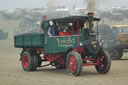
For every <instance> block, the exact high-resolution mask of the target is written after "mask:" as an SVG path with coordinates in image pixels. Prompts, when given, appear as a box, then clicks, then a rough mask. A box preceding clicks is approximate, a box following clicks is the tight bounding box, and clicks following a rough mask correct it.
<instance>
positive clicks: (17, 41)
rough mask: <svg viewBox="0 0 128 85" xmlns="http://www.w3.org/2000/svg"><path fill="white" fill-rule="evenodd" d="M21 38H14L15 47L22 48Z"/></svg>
mask: <svg viewBox="0 0 128 85" xmlns="http://www.w3.org/2000/svg"><path fill="white" fill-rule="evenodd" d="M22 42H23V37H21V36H18V37H15V46H22V45H23V43H22Z"/></svg>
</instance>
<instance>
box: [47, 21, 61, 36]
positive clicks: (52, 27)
mask: <svg viewBox="0 0 128 85" xmlns="http://www.w3.org/2000/svg"><path fill="white" fill-rule="evenodd" d="M49 25H50V26H49V28H48V35H49V36H50V37H52V36H58V35H59V32H58V30H57V27H56V26H55V25H54V23H53V21H49Z"/></svg>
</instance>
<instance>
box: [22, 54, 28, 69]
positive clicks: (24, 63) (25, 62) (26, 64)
mask: <svg viewBox="0 0 128 85" xmlns="http://www.w3.org/2000/svg"><path fill="white" fill-rule="evenodd" d="M22 59H23V60H22V63H23V67H24V68H28V56H27V55H26V54H25V55H23V56H22Z"/></svg>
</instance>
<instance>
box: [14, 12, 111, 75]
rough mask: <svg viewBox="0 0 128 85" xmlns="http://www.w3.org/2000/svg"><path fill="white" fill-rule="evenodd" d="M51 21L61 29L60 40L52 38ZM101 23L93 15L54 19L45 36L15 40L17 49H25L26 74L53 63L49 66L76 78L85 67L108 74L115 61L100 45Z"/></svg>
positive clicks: (35, 34)
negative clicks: (62, 70) (92, 67)
mask: <svg viewBox="0 0 128 85" xmlns="http://www.w3.org/2000/svg"><path fill="white" fill-rule="evenodd" d="M49 21H53V22H54V24H56V27H58V28H59V35H58V36H53V37H49V36H48V34H47V29H48V27H49ZM98 21H100V19H98V18H94V17H93V13H89V14H88V16H72V17H65V18H60V19H52V20H47V21H46V22H44V33H27V34H22V35H16V36H14V40H15V42H14V45H15V47H17V48H23V50H22V52H21V59H20V60H21V62H22V67H23V69H24V71H35V70H36V68H37V67H42V66H41V63H43V62H45V61H49V65H52V66H55V67H56V68H57V69H65V68H66V69H67V71H68V72H69V73H71V74H72V75H74V76H78V75H80V73H81V71H82V67H83V66H95V68H96V70H97V72H98V73H101V74H106V73H107V72H108V71H109V69H110V67H111V58H110V55H109V54H108V52H107V51H106V50H104V49H102V48H101V47H100V45H99V43H98V40H97V36H98ZM95 22H97V23H96V27H97V29H96V30H94V25H95V24H94V23H95ZM60 30H61V31H60ZM62 30H65V31H62ZM42 54H43V55H42ZM41 55H42V56H41Z"/></svg>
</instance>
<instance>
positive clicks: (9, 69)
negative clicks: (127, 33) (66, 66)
mask: <svg viewBox="0 0 128 85" xmlns="http://www.w3.org/2000/svg"><path fill="white" fill-rule="evenodd" d="M5 44H6V46H5ZM19 52H20V50H19V49H15V48H13V44H12V45H10V43H9V42H6V43H4V41H0V85H127V84H128V53H125V54H124V57H123V60H119V61H112V66H111V70H110V72H109V73H108V74H106V75H102V74H98V73H97V72H96V70H95V68H94V67H84V68H83V72H82V74H81V76H79V77H74V76H71V75H69V73H68V72H67V71H66V70H56V69H55V67H51V66H48V67H44V68H38V69H37V71H35V72H24V71H23V69H22V67H21V63H20V61H19V57H20V56H19Z"/></svg>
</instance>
